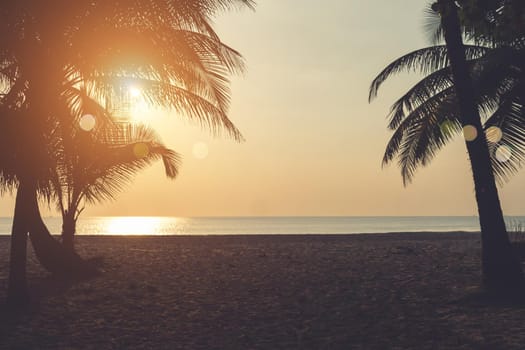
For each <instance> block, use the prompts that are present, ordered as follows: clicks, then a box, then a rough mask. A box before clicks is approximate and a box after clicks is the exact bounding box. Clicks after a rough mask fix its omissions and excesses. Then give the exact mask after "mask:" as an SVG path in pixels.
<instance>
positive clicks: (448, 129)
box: [439, 120, 454, 137]
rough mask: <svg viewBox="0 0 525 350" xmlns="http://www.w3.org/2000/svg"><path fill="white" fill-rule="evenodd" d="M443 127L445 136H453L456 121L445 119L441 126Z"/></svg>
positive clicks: (442, 130) (442, 131)
mask: <svg viewBox="0 0 525 350" xmlns="http://www.w3.org/2000/svg"><path fill="white" fill-rule="evenodd" d="M439 127H440V129H441V133H442V134H443V136H445V137H450V136H452V133H453V132H454V123H453V122H451V121H450V120H445V121H444V122H443V123H441V125H440V126H439Z"/></svg>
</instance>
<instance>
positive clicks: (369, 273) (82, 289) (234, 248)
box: [0, 232, 525, 349]
mask: <svg viewBox="0 0 525 350" xmlns="http://www.w3.org/2000/svg"><path fill="white" fill-rule="evenodd" d="M479 241H480V240H479V235H478V234H474V233H471V232H467V233H465V232H463V233H461V232H446V233H445V232H439V233H389V234H349V235H341V234H337V235H326V236H325V235H245V236H242V235H232V236H216V235H210V236H152V237H148V236H122V237H119V236H78V237H77V245H78V251H79V253H80V254H81V255H82V256H83V257H86V258H92V257H103V259H104V265H103V270H104V272H103V274H102V275H101V276H99V277H97V278H94V279H91V280H87V281H79V282H76V283H63V282H61V281H57V280H54V279H53V278H51V277H50V276H49V275H48V274H47V273H46V272H45V271H44V270H43V269H42V268H41V267H40V266H38V264H37V262H36V258H35V257H34V255H33V253H32V249H31V248H29V252H28V253H29V257H28V281H29V286H30V290H31V293H32V295H33V303H32V304H31V306H30V307H29V308H28V310H26V311H25V312H23V313H21V314H19V315H17V317H16V318H15V319H9V317H8V316H5V315H4V316H3V319H2V323H1V328H0V332H1V333H0V336H1V337H0V347H1V348H20V349H25V348H40V349H57V348H58V349H61V348H75V349H77V348H78V349H95V348H97V349H98V348H100V349H119V348H134V349H149V348H155V349H324V348H330V349H348V348H352V349H385V348H400V349H401V348H402V349H408V348H413V349H432V348H440V349H458V348H464V349H471V348H490V349H500V348H505V349H520V348H522V344H523V343H524V342H525V332H524V331H525V322H523V321H525V311H524V309H523V308H516V307H513V308H511V307H506V306H504V305H503V306H502V305H499V306H498V305H480V304H477V303H472V302H468V301H467V300H470V299H469V297H470V296H472V295H476V294H477V293H478V292H479V285H480V279H481V276H480V242H479ZM8 250H9V237H0V259H1V262H0V264H1V265H0V266H2V268H1V270H0V298H1V299H2V300H4V299H5V291H6V281H7V267H8V256H9V254H8ZM4 308H5V305H4Z"/></svg>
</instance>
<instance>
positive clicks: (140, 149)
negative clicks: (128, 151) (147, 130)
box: [133, 142, 149, 158]
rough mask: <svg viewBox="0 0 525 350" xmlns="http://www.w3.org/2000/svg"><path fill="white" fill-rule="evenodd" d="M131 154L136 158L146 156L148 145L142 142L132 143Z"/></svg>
mask: <svg viewBox="0 0 525 350" xmlns="http://www.w3.org/2000/svg"><path fill="white" fill-rule="evenodd" d="M133 154H134V155H135V157H137V158H144V157H147V156H148V154H149V146H148V145H147V144H145V143H143V142H139V143H137V144H135V145H133Z"/></svg>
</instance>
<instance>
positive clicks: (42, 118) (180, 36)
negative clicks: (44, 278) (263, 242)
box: [0, 0, 253, 301]
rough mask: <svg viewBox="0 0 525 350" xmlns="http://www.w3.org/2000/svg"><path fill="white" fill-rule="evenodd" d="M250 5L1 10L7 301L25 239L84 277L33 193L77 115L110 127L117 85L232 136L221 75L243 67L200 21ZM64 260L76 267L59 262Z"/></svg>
mask: <svg viewBox="0 0 525 350" xmlns="http://www.w3.org/2000/svg"><path fill="white" fill-rule="evenodd" d="M252 5H253V4H252V2H251V1H250V0H215V1H212V0H188V1H170V0H164V1H161V0H158V1H119V2H108V1H93V0H79V1H74V2H71V1H62V0H56V1H54V2H53V3H52V4H50V3H43V2H41V1H36V0H35V1H32V0H29V1H23V2H19V1H6V2H3V3H2V5H0V79H1V80H2V83H3V84H4V85H5V86H6V89H5V91H4V93H3V94H2V95H1V96H0V97H1V101H0V118H1V123H2V131H3V133H5V134H9V135H11V137H9V139H10V140H11V141H12V144H9V147H8V148H7V149H8V150H9V153H10V155H9V156H7V158H9V159H5V160H6V163H5V164H1V168H2V170H1V171H2V175H1V179H2V180H3V181H4V185H6V187H7V188H13V186H16V187H17V195H16V202H15V213H14V218H13V228H12V240H11V256H10V273H9V287H8V298H9V299H10V300H11V301H21V300H24V299H25V297H26V295H27V287H26V276H25V264H26V240H27V234H28V233H30V236H31V239H32V241H33V244H34V245H35V243H36V242H38V243H36V244H37V245H38V246H39V247H41V248H42V247H44V249H41V253H42V254H44V255H45V254H46V253H45V252H48V253H49V252H51V253H50V254H52V255H53V256H54V257H55V260H60V259H61V258H63V260H64V262H63V264H62V265H64V266H66V265H69V266H70V267H71V268H70V270H71V271H74V268H75V267H78V271H79V272H83V271H84V270H86V269H85V268H84V265H82V263H81V260H80V258H78V256H76V255H72V254H66V253H65V252H64V250H60V248H59V247H58V246H57V245H56V244H57V243H58V242H56V241H55V240H54V239H52V237H51V236H50V235H49V232H48V231H47V229H46V228H45V225H44V224H43V222H42V220H41V217H40V213H39V210H38V203H37V191H38V192H39V193H41V194H42V195H44V196H47V197H48V198H49V196H51V193H50V188H49V186H48V184H49V179H50V177H51V176H52V175H51V170H50V169H51V168H52V167H49V164H53V157H54V152H55V151H56V148H57V147H59V145H60V143H61V142H64V143H67V142H69V141H68V140H67V139H68V136H67V135H72V130H73V129H74V128H75V127H76V122H78V121H79V120H80V119H81V118H82V117H83V116H84V115H86V114H91V115H94V116H96V120H97V122H98V123H100V124H104V123H109V122H110V116H109V115H108V113H107V110H108V106H110V105H111V102H112V101H114V100H115V99H116V98H117V97H118V93H119V90H118V89H119V88H120V87H122V86H123V84H125V83H129V82H132V83H140V84H141V87H142V89H143V92H144V96H145V98H146V101H148V102H149V103H151V104H153V105H158V106H162V107H167V108H170V109H173V110H175V111H178V112H184V114H185V115H187V116H189V117H190V118H192V119H194V120H196V121H198V122H199V123H201V124H202V125H204V126H207V127H209V128H210V129H211V130H212V131H213V132H215V133H217V132H219V131H220V130H226V131H227V132H228V134H229V135H230V136H232V137H233V138H235V139H237V140H240V139H241V135H240V133H239V131H238V130H237V129H236V128H235V126H234V125H233V124H232V122H231V121H230V120H229V119H228V117H227V114H226V112H227V107H228V102H229V88H228V78H227V76H228V74H230V73H237V72H240V71H242V68H243V62H242V59H241V57H240V55H239V54H238V53H237V52H236V51H234V50H233V49H231V48H229V47H228V46H226V45H224V44H223V43H222V42H221V41H220V40H219V38H218V36H217V34H216V33H215V32H214V30H213V28H212V27H211V26H210V24H209V20H210V17H211V16H212V15H213V14H214V13H216V11H218V10H223V9H228V8H231V7H232V6H249V7H251V6H252ZM56 8H60V11H57V10H56ZM103 106H104V108H103ZM4 125H5V126H6V128H3V126H4ZM60 137H63V138H64V139H63V140H61V139H60ZM3 160H4V159H3ZM10 161H11V162H10ZM59 246H60V244H59ZM37 256H39V254H37ZM72 257H76V258H78V259H76V258H72ZM71 259H73V260H75V259H76V261H77V262H78V264H68V261H70V260H71Z"/></svg>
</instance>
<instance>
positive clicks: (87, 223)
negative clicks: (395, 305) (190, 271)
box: [0, 216, 525, 236]
mask: <svg viewBox="0 0 525 350" xmlns="http://www.w3.org/2000/svg"><path fill="white" fill-rule="evenodd" d="M505 220H506V222H507V228H508V230H512V229H513V228H515V227H516V226H518V225H519V224H520V223H525V216H507V217H505ZM44 222H45V223H46V225H47V227H48V229H49V230H50V232H51V233H52V234H60V232H61V227H62V219H61V218H60V217H56V216H53V217H51V216H50V217H44ZM11 225H12V218H10V217H2V218H0V235H9V234H10V232H11ZM522 226H523V225H522ZM451 231H465V232H479V222H478V217H476V216H253V217H247V216H239V217H233V216H229V217H162V216H93V217H85V218H84V217H81V218H79V220H78V223H77V234H78V235H169V236H171V235H252V234H360V233H390V232H451Z"/></svg>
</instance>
